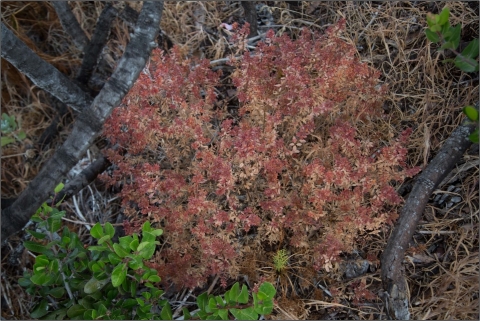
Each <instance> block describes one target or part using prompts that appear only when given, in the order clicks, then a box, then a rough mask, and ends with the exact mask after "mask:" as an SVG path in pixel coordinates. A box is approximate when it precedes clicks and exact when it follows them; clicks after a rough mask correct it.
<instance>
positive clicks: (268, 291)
mask: <svg viewBox="0 0 480 321" xmlns="http://www.w3.org/2000/svg"><path fill="white" fill-rule="evenodd" d="M258 292H262V293H264V294H265V296H266V297H267V298H268V299H273V297H274V296H275V294H276V293H277V290H275V287H274V286H273V285H272V284H271V283H269V282H264V283H262V285H260V287H259V288H258Z"/></svg>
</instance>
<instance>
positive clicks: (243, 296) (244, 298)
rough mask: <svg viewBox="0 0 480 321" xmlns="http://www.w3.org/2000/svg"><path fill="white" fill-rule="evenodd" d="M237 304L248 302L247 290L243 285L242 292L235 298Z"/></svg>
mask: <svg viewBox="0 0 480 321" xmlns="http://www.w3.org/2000/svg"><path fill="white" fill-rule="evenodd" d="M237 302H238V303H242V304H246V303H247V302H248V289H247V286H246V285H245V284H244V285H242V292H240V295H239V296H238V298H237Z"/></svg>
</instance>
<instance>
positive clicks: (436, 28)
mask: <svg viewBox="0 0 480 321" xmlns="http://www.w3.org/2000/svg"><path fill="white" fill-rule="evenodd" d="M430 30H432V32H439V31H440V30H442V27H441V26H440V25H437V24H435V25H432V26H430Z"/></svg>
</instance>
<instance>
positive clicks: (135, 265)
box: [128, 258, 143, 271]
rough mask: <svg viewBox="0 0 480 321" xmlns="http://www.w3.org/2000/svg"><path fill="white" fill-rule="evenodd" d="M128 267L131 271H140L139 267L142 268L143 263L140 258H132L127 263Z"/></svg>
mask: <svg viewBox="0 0 480 321" xmlns="http://www.w3.org/2000/svg"><path fill="white" fill-rule="evenodd" d="M128 267H129V268H131V269H132V270H134V271H136V270H138V269H140V268H141V267H143V261H142V259H140V258H132V259H131V260H130V261H129V262H128Z"/></svg>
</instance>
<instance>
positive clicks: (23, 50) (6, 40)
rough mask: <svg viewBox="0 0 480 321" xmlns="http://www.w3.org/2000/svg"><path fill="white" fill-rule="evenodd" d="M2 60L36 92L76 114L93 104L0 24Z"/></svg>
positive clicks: (82, 92)
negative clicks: (13, 68) (29, 81)
mask: <svg viewBox="0 0 480 321" xmlns="http://www.w3.org/2000/svg"><path fill="white" fill-rule="evenodd" d="M2 57H3V58H4V59H6V60H7V61H8V62H9V63H11V64H12V65H13V66H14V67H15V68H17V69H18V70H19V71H20V72H21V73H23V74H25V75H26V76H27V77H28V78H30V80H31V81H32V82H33V83H34V84H35V85H37V86H38V87H39V88H42V89H43V90H45V91H47V92H49V93H50V94H52V95H53V96H55V97H57V98H58V99H59V100H60V101H61V102H63V103H65V104H67V105H69V106H71V107H72V108H73V109H75V110H77V111H82V110H84V109H85V108H86V107H87V106H89V105H90V104H91V103H92V97H90V95H89V94H87V93H86V92H84V91H83V90H82V89H81V88H80V87H78V86H77V85H75V84H74V83H73V82H72V81H71V80H70V79H69V78H68V77H67V76H65V75H64V74H62V73H61V72H60V71H58V70H57V69H56V68H55V67H53V66H52V65H50V64H49V63H47V62H46V61H45V60H43V59H42V58H40V57H39V56H38V55H37V54H36V53H34V52H33V51H32V50H31V49H30V48H28V47H27V45H25V44H24V43H23V42H22V41H21V40H20V39H18V38H17V37H16V36H15V35H14V34H13V32H12V31H10V29H8V28H7V26H5V25H4V24H3V23H2Z"/></svg>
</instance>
